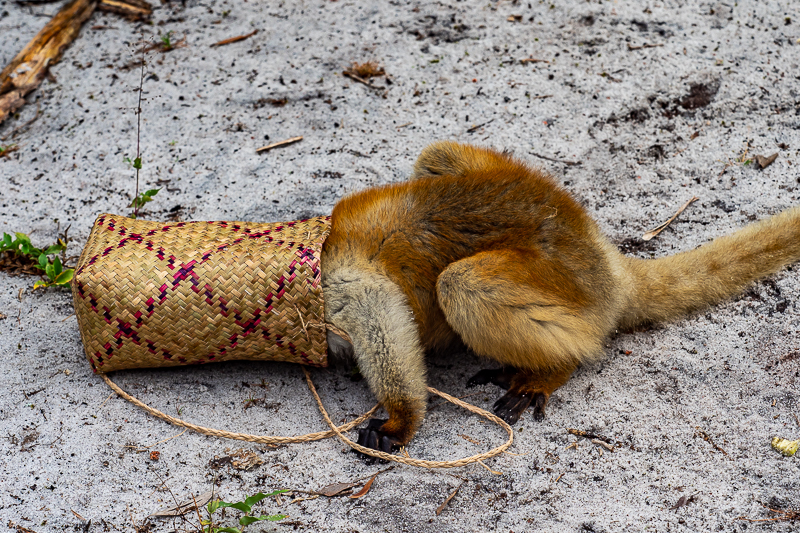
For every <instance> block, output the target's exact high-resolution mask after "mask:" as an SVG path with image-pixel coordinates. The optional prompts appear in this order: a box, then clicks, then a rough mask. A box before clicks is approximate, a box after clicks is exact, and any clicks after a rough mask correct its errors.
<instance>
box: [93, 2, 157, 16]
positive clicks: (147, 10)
mask: <svg viewBox="0 0 800 533" xmlns="http://www.w3.org/2000/svg"><path fill="white" fill-rule="evenodd" d="M97 9H98V10H100V11H108V12H110V13H116V14H118V15H122V16H123V17H125V18H127V19H128V20H134V21H135V20H147V19H149V18H150V16H151V15H152V14H153V6H151V5H150V4H149V3H148V2H146V1H145V0H101V2H100V4H99V5H98V6H97Z"/></svg>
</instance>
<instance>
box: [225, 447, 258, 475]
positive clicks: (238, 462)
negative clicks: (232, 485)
mask: <svg viewBox="0 0 800 533" xmlns="http://www.w3.org/2000/svg"><path fill="white" fill-rule="evenodd" d="M233 457H236V458H237V459H233V460H232V461H231V466H233V467H234V468H235V469H236V470H252V469H254V468H256V467H257V466H260V465H262V464H264V460H263V459H262V458H261V457H259V456H258V455H257V454H256V453H255V452H254V451H252V450H245V449H244V448H240V449H239V450H236V451H235V452H234V453H232V454H231V458H233Z"/></svg>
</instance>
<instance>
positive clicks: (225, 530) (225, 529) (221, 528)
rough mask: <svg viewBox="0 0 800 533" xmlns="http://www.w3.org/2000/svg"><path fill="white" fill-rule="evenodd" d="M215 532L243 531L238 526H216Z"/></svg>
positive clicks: (231, 532)
mask: <svg viewBox="0 0 800 533" xmlns="http://www.w3.org/2000/svg"><path fill="white" fill-rule="evenodd" d="M214 533H242V530H241V529H239V528H238V527H215V528H214Z"/></svg>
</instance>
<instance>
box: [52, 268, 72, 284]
mask: <svg viewBox="0 0 800 533" xmlns="http://www.w3.org/2000/svg"><path fill="white" fill-rule="evenodd" d="M74 275H75V270H74V269H72V268H68V269H66V270H65V271H63V272H62V273H61V274H59V275H58V276H56V279H55V280H54V282H53V283H55V284H56V285H68V284H69V282H70V281H72V277H73V276H74Z"/></svg>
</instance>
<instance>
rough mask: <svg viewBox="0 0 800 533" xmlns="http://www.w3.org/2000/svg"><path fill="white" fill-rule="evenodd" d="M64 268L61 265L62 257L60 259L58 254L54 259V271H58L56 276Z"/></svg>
mask: <svg viewBox="0 0 800 533" xmlns="http://www.w3.org/2000/svg"><path fill="white" fill-rule="evenodd" d="M62 270H63V268H62V267H61V259H59V258H58V256H56V258H55V259H53V271H54V272H55V273H56V276H58V275H59V274H61V271H62Z"/></svg>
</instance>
